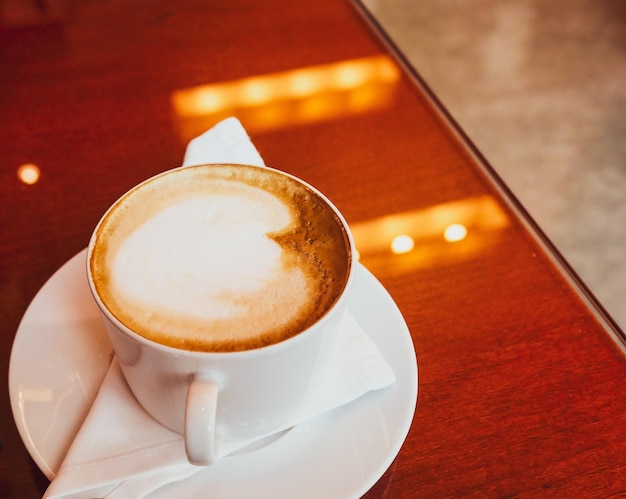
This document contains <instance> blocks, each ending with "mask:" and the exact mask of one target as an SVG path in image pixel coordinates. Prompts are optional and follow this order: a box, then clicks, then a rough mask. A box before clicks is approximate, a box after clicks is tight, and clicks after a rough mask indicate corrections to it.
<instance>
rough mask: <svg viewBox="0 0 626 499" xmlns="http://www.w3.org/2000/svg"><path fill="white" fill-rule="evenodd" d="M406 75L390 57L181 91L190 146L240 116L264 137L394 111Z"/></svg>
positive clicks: (177, 102) (180, 114)
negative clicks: (396, 91)
mask: <svg viewBox="0 0 626 499" xmlns="http://www.w3.org/2000/svg"><path fill="white" fill-rule="evenodd" d="M399 78H400V72H399V70H398V68H397V66H396V65H395V64H394V63H393V62H392V60H391V59H390V58H388V57H385V56H376V57H367V58H362V59H354V60H349V61H341V62H337V63H332V64H324V65H319V66H312V67H307V68H301V69H296V70H292V71H284V72H279V73H273V74H267V75H261V76H254V77H250V78H243V79H238V80H233V81H227V82H221V83H214V84H208V85H200V86H197V87H191V88H186V89H181V90H177V91H175V92H174V93H173V94H172V96H171V99H172V106H173V109H174V112H175V114H176V117H177V118H178V121H179V126H180V132H181V135H182V138H183V139H184V140H189V139H191V138H192V137H194V136H196V135H198V134H199V133H202V132H203V131H205V130H206V129H208V128H210V127H211V126H212V125H213V124H215V123H217V122H218V121H220V120H222V119H224V118H226V117H228V116H237V117H238V118H239V119H240V121H242V122H243V123H244V125H245V127H246V129H247V130H248V131H251V132H258V131H265V130H271V129H275V128H278V127H284V126H293V125H296V124H304V123H312V122H318V121H322V120H329V119H334V118H338V117H341V116H345V115H350V114H355V113H362V112H367V111H371V110H373V109H377V108H384V107H386V106H388V105H389V104H390V103H391V101H392V99H393V94H394V89H395V85H396V82H397V81H398V79H399Z"/></svg>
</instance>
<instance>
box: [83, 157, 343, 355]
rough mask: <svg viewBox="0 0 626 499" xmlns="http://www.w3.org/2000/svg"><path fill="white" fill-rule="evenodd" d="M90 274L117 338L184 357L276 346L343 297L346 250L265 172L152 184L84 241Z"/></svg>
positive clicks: (318, 202)
mask: <svg viewBox="0 0 626 499" xmlns="http://www.w3.org/2000/svg"><path fill="white" fill-rule="evenodd" d="M95 237H96V244H95V245H94V249H93V251H92V254H91V260H90V265H91V271H92V275H93V276H94V284H95V287H96V289H97V292H98V295H99V296H100V298H101V299H102V301H103V303H104V304H105V306H106V307H107V308H108V309H109V310H110V311H111V312H112V313H113V314H114V315H115V316H116V317H117V318H118V319H119V320H120V321H121V322H122V323H124V324H125V325H126V326H127V327H129V328H130V329H132V330H133V331H135V332H136V333H138V334H140V335H142V336H145V337H147V338H150V339H152V340H154V341H157V342H160V343H163V344H166V345H170V346H174V347H178V348H184V349H187V350H204V351H230V350H242V349H251V348H258V347H261V346H265V345H268V344H272V343H276V342H279V341H282V340H284V339H286V338H289V337H291V336H293V335H295V334H298V333H299V332H301V331H302V330H304V329H306V328H307V327H308V326H310V325H312V324H313V323H314V322H316V321H317V320H318V319H319V318H320V317H321V316H322V315H324V313H325V312H326V311H327V310H328V308H329V307H331V306H332V304H333V303H334V302H335V300H336V299H337V297H338V295H339V294H340V293H341V291H342V289H343V287H344V286H345V281H346V279H347V274H348V266H349V262H350V253H349V243H348V240H347V236H346V234H345V229H344V228H343V225H342V224H341V222H340V221H339V219H338V218H337V216H336V214H335V213H334V211H333V210H332V209H331V208H330V207H329V206H328V205H327V204H326V203H325V202H324V201H323V200H322V199H321V198H320V197H319V196H318V195H317V194H316V193H315V192H313V191H312V190H310V189H309V188H307V187H306V186H304V185H303V184H301V183H299V182H297V181H296V180H294V179H292V178H290V177H288V176H286V175H283V174H281V173H278V172H276V171H274V170H271V169H267V168H257V167H247V166H240V165H205V166H198V167H188V168H181V169H177V170H172V171H170V172H168V173H166V174H163V175H161V176H157V177H155V178H153V179H151V180H149V181H147V182H146V183H144V184H142V185H140V186H139V187H138V188H136V189H134V190H132V191H130V192H129V193H128V194H127V195H126V196H124V197H123V198H122V199H121V200H120V201H118V203H116V205H114V206H113V208H112V209H111V210H110V211H109V213H108V214H107V215H106V216H105V217H104V218H103V220H102V222H101V224H100V226H99V227H98V228H97V230H96V236H95Z"/></svg>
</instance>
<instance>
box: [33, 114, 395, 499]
mask: <svg viewBox="0 0 626 499" xmlns="http://www.w3.org/2000/svg"><path fill="white" fill-rule="evenodd" d="M212 162H230V163H246V164H256V165H263V160H262V159H261V156H260V155H259V154H258V152H257V150H256V148H255V147H254V145H253V144H252V143H251V142H250V140H249V138H248V136H247V133H246V131H245V130H244V129H243V127H242V126H241V124H240V123H239V121H238V120H237V119H235V118H228V119H227V120H225V121H223V122H221V123H219V124H218V125H216V126H215V127H214V128H212V129H211V130H209V131H208V132H205V133H204V134H203V135H201V136H200V137H197V138H196V139H194V140H193V141H191V143H190V144H189V147H188V149H187V152H186V154H185V160H184V166H189V165H192V164H200V163H212ZM323 349H324V351H323V353H322V356H321V358H323V359H325V362H324V363H323V364H321V365H319V366H318V367H317V369H316V372H315V373H314V377H313V380H312V384H311V390H310V391H309V393H308V394H307V398H306V400H305V401H304V403H303V405H302V407H301V408H300V410H299V412H298V413H297V414H296V416H295V417H294V418H293V419H292V420H291V421H289V422H288V423H287V424H286V425H285V426H284V427H282V428H279V429H277V431H276V433H278V432H280V431H284V430H286V429H288V428H290V427H292V426H295V425H297V424H299V423H301V422H304V421H306V420H309V419H311V418H314V417H316V416H318V415H320V414H322V413H326V412H328V411H330V410H332V409H334V408H336V407H339V406H341V405H344V404H347V403H349V402H351V401H353V400H355V399H357V398H359V397H361V396H363V395H364V394H365V393H367V392H369V391H372V390H378V389H381V388H384V387H387V386H389V385H391V384H393V383H394V382H395V375H394V373H393V371H392V369H391V368H390V366H389V365H388V364H387V362H386V361H385V359H384V358H383V357H382V355H381V354H380V352H379V351H378V350H377V348H376V346H375V345H374V343H373V342H372V341H371V340H370V339H369V337H368V336H367V334H365V332H364V331H363V330H362V329H361V328H360V327H359V325H358V324H357V322H356V321H355V320H354V318H353V317H352V316H351V315H350V313H349V312H346V313H345V315H344V317H343V318H342V321H341V323H340V326H339V331H338V334H337V335H336V336H334V337H333V338H332V340H330V341H328V342H327V343H326V344H324V345H323ZM266 436H267V435H266ZM260 438H262V437H260ZM251 443H254V441H251V440H248V441H238V442H221V443H220V444H219V447H218V455H219V456H220V457H224V456H228V455H229V454H231V453H233V452H235V451H237V450H241V449H242V448H244V447H246V446H247V445H250V444H251ZM257 452H258V451H257ZM202 469H204V468H202V467H197V466H193V465H191V464H189V462H188V461H187V457H186V454H185V445H184V441H183V437H182V436H181V435H179V434H178V433H175V432H172V431H171V430H169V429H167V428H165V427H164V426H162V425H160V424H159V423H158V422H156V421H155V420H154V419H152V418H151V417H150V416H149V415H148V414H147V413H146V412H145V411H144V410H143V409H142V408H141V407H140V406H139V404H138V403H137V401H136V400H135V398H134V396H133V395H132V393H131V391H130V389H129V388H128V385H127V384H126V381H125V380H124V378H123V376H122V373H121V370H120V367H119V364H118V362H117V360H116V359H114V360H113V362H112V364H111V367H110V368H109V371H108V373H107V375H106V377H105V379H104V382H103V384H102V387H101V388H100V391H99V393H98V395H97V397H96V400H95V402H94V404H93V406H92V408H91V410H90V412H89V414H88V416H87V418H86V419H85V421H84V423H83V425H82V427H81V429H80V431H79V432H78V435H77V436H76V438H75V439H74V441H73V443H72V445H71V446H70V449H69V451H68V453H67V455H66V457H65V459H64V461H63V463H62V465H61V467H60V469H59V471H58V473H57V476H56V478H55V479H54V480H53V481H52V483H51V484H50V486H49V487H48V490H47V491H46V494H45V495H44V498H55V499H56V498H68V499H69V498H72V499H73V498H94V497H99V498H100V497H101V498H109V499H119V498H132V499H136V498H141V497H144V496H146V495H147V494H149V493H150V492H152V491H155V490H157V489H159V488H160V487H162V486H164V485H166V484H171V483H172V482H176V481H180V480H184V479H185V478H187V477H189V476H191V475H193V474H194V473H198V472H199V471H201V470H202Z"/></svg>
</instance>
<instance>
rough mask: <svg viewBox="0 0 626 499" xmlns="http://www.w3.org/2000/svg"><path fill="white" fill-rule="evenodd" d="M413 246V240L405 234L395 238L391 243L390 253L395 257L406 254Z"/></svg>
mask: <svg viewBox="0 0 626 499" xmlns="http://www.w3.org/2000/svg"><path fill="white" fill-rule="evenodd" d="M414 246H415V241H413V238H412V237H411V236H407V235H405V234H402V235H399V236H396V237H394V238H393V240H392V241H391V251H392V253H394V254H396V255H400V254H402V253H408V252H409V251H411V250H412V249H413V247H414Z"/></svg>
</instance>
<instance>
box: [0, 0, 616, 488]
mask: <svg viewBox="0 0 626 499" xmlns="http://www.w3.org/2000/svg"><path fill="white" fill-rule="evenodd" d="M0 6H1V7H2V9H0V13H1V14H0V15H1V16H2V17H1V18H0V23H1V25H0V82H1V83H0V88H1V89H2V92H1V97H0V130H1V133H0V158H1V161H2V164H1V170H0V172H1V175H2V178H1V183H0V199H1V200H2V209H1V211H0V213H1V218H0V222H1V224H0V228H1V231H2V237H1V239H0V290H1V293H2V298H1V300H2V308H1V310H2V325H1V327H2V335H1V336H0V356H1V357H0V364H1V366H2V369H0V372H1V373H2V374H1V375H0V385H1V386H2V392H1V393H2V398H1V402H0V403H1V410H0V437H1V441H0V497H6V498H12V497H15V498H17V497H19V498H30V497H40V496H41V495H42V494H43V492H44V490H45V488H46V487H47V484H48V480H47V479H46V478H45V476H44V475H43V474H42V473H41V472H40V471H39V470H38V468H37V466H36V465H35V464H34V462H33V461H32V460H31V458H30V456H29V454H28V452H27V450H26V447H25V446H24V444H23V443H22V440H21V438H20V436H19V434H18V432H17V429H16V425H15V422H14V420H13V416H12V414H11V409H10V401H9V393H8V389H7V383H8V380H7V376H8V374H7V373H8V368H9V360H10V353H11V346H12V342H13V339H14V336H15V334H16V331H17V329H18V326H19V324H20V320H21V318H22V316H23V315H24V313H25V311H26V309H27V307H28V305H29V303H30V301H31V300H32V299H33V297H34V296H35V295H36V293H37V291H38V290H39V289H40V288H41V287H42V285H43V284H44V283H45V282H46V280H47V279H48V278H49V277H50V276H51V275H52V274H53V273H54V272H55V271H56V270H57V269H58V268H59V267H60V266H61V265H62V264H63V263H65V262H66V261H67V260H68V259H69V258H70V257H72V256H73V255H75V254H76V253H77V252H79V251H80V250H81V249H82V248H84V247H85V246H86V244H87V241H88V238H89V235H90V233H91V231H92V229H93V227H94V225H95V223H96V222H97V220H98V218H99V217H100V215H101V214H102V213H103V211H104V210H105V208H106V207H107V206H108V205H109V204H110V203H111V202H112V201H113V200H114V199H115V198H116V197H117V196H119V195H120V194H121V193H122V192H124V191H125V190H126V189H128V188H129V187H131V186H132V185H134V184H136V183H137V182H139V181H141V180H143V179H145V178H147V177H149V176H151V175H153V174H155V173H158V172H161V171H163V170H166V169H169V168H171V167H174V166H176V165H178V164H180V162H181V160H182V155H183V153H184V150H185V145H186V143H187V142H188V140H189V139H190V138H191V137H193V136H194V135H196V134H198V133H199V132H201V131H204V130H205V129H207V128H209V127H210V126H211V125H213V124H215V123H216V122H218V121H219V120H220V119H221V118H222V117H224V116H228V115H235V116H237V117H239V118H240V120H241V121H242V123H243V124H244V126H246V128H247V129H248V131H249V133H250V135H251V137H252V140H253V141H254V143H255V144H256V145H257V147H258V149H259V151H260V152H261V154H262V156H263V157H264V159H265V161H266V162H267V164H269V165H273V166H275V167H277V168H281V169H285V170H287V171H289V172H291V173H294V174H297V175H299V176H301V177H302V178H304V179H305V180H307V181H309V182H310V183H312V184H313V185H315V186H317V187H318V188H319V189H320V190H322V191H323V192H325V193H326V194H327V195H328V196H329V197H330V198H331V199H332V200H333V201H334V202H335V204H337V205H338V207H339V208H340V209H341V210H342V211H343V212H344V214H345V216H346V218H347V219H348V221H349V223H350V224H351V225H352V226H353V228H354V232H355V237H356V239H357V245H358V246H359V249H360V252H361V262H362V263H363V264H364V265H365V266H366V267H367V268H369V269H370V270H371V272H372V273H373V274H374V275H375V276H376V277H377V278H378V279H379V280H380V281H381V282H382V283H383V284H384V286H385V287H386V288H387V289H388V291H389V292H390V293H391V295H392V296H393V297H394V299H395V301H396V303H397V304H398V306H399V308H400V310H401V311H402V313H403V315H404V318H405V319H406V322H407V323H408V326H409V329H410V331H411V335H412V339H413V342H414V346H415V350H416V353H417V356H418V360H419V400H418V405H417V410H416V413H415V418H414V421H413V424H412V427H411V430H410V432H409V434H408V437H407V439H406V441H405V443H404V445H403V447H402V449H401V451H400V453H399V454H398V456H397V458H396V459H395V461H394V462H393V464H392V465H391V467H390V468H389V469H388V470H387V472H386V473H385V474H384V475H383V476H382V478H381V479H380V480H379V481H378V483H377V484H376V485H374V487H373V488H372V489H371V490H370V491H369V492H368V493H367V497H386V498H394V499H395V498H398V497H451V496H466V495H469V496H478V497H512V496H516V497H536V496H538V495H544V494H545V495H549V496H556V497H579V496H587V497H607V496H613V495H615V496H618V495H624V494H626V391H625V390H624V380H625V379H626V360H625V359H624V346H623V345H624V343H623V341H624V338H623V335H622V333H621V332H620V331H619V329H618V327H617V326H616V325H615V324H614V323H613V322H612V321H611V320H610V318H608V317H607V316H606V314H605V313H604V312H603V311H602V308H601V307H600V305H598V304H597V303H596V301H595V300H594V298H593V297H592V296H591V295H590V293H589V292H588V291H587V290H586V289H585V288H584V286H583V285H582V284H581V283H580V282H579V280H578V279H577V277H576V276H575V274H574V273H573V272H572V271H571V270H570V269H569V267H568V266H567V264H566V263H565V262H564V261H563V260H562V259H561V258H560V257H559V254H558V252H557V250H556V249H554V248H553V247H552V246H551V244H550V243H549V241H547V240H546V239H545V237H544V236H543V235H542V233H541V230H540V229H539V228H538V227H537V226H536V225H535V224H534V223H533V221H532V220H530V219H529V217H528V216H527V214H526V213H525V212H524V210H523V208H522V207H521V206H519V204H518V203H517V201H516V200H515V198H514V195H513V194H512V193H510V192H509V191H508V190H507V188H506V186H505V185H503V184H502V182H501V181H500V180H499V179H498V177H497V175H496V174H495V173H494V171H493V170H492V169H491V168H490V167H489V166H488V165H487V164H486V163H485V161H484V160H483V159H482V158H481V156H480V153H479V152H478V151H477V150H476V149H475V148H474V147H473V146H472V145H471V143H470V141H469V140H468V139H467V138H466V137H465V136H464V135H463V133H462V131H460V130H459V129H458V127H456V125H455V124H454V122H453V120H452V119H451V118H450V117H449V116H448V115H447V114H446V112H445V110H443V109H442V107H441V106H440V105H439V104H438V102H437V101H436V98H435V96H433V95H432V94H431V93H430V92H429V90H428V89H427V88H426V86H425V84H424V83H423V82H422V81H421V80H420V78H419V76H418V73H417V72H418V71H419V68H417V70H416V71H414V70H412V69H411V68H409V67H408V66H407V65H406V64H405V62H404V61H403V60H402V57H401V56H400V55H399V54H396V53H394V50H393V49H392V48H388V47H391V46H392V44H390V43H385V42H384V39H385V37H384V34H382V32H381V30H379V29H376V28H375V26H374V25H373V24H371V23H370V22H369V21H368V20H367V17H368V16H367V14H366V13H364V12H363V11H361V9H360V8H359V7H358V6H357V5H354V4H351V3H350V2H348V1H344V0H318V1H316V2H287V1H281V0H265V1H263V2H257V1H249V0H213V1H211V2H206V1H201V0H181V1H176V2H174V1H166V0H155V1H152V2H136V1H127V0H109V1H98V0H87V1H81V2H78V1H72V0H65V1H57V2H52V1H51V2H29V1H26V0H24V1H19V0H13V1H10V0H9V1H2V2H0ZM387 42H389V41H388V40H387ZM294 81H295V82H296V83H293V82H294ZM288 82H291V83H288ZM268 88H269V89H270V90H269V91H268V90H267V89H268ZM263 89H265V91H264V90H263ZM264 92H265V93H264ZM268 92H269V93H268ZM198 99H199V100H198ZM25 164H33V165H36V166H37V169H33V168H31V169H30V170H29V169H28V168H27V169H26V170H24V169H22V170H19V168H20V166H21V165H25ZM18 171H21V172H22V173H23V180H20V178H19V176H18V174H17V172H18ZM24 171H25V172H26V173H25V174H24ZM37 172H39V173H40V176H37ZM34 180H36V181H35V182H34V183H29V182H33V181H34ZM537 182H541V179H540V178H538V179H537ZM444 234H445V235H446V237H447V238H448V240H446V238H445V237H444ZM397 235H404V236H408V237H404V238H400V239H398V240H397V241H396V242H397V243H398V244H399V246H398V248H397V249H396V251H397V252H398V253H397V254H395V253H392V252H391V251H390V249H389V247H390V246H389V245H390V243H391V240H392V239H393V238H394V237H395V236H397ZM411 247H412V249H411ZM319 480H324V477H322V476H320V477H319ZM279 492H280V491H277V493H276V497H280V493H279Z"/></svg>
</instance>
